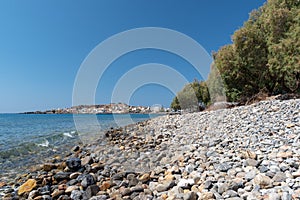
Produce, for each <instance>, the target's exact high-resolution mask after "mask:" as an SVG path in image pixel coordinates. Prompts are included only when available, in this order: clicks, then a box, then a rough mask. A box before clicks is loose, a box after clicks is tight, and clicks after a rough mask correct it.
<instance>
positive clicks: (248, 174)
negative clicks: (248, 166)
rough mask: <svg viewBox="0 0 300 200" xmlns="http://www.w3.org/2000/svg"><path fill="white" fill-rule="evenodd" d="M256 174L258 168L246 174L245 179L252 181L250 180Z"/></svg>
mask: <svg viewBox="0 0 300 200" xmlns="http://www.w3.org/2000/svg"><path fill="white" fill-rule="evenodd" d="M255 176H256V170H251V171H249V172H247V173H246V174H245V179H246V180H247V181H250V180H252V179H254V177H255Z"/></svg>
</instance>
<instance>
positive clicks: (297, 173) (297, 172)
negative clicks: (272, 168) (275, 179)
mask: <svg viewBox="0 0 300 200" xmlns="http://www.w3.org/2000/svg"><path fill="white" fill-rule="evenodd" d="M292 176H293V177H295V178H297V177H300V170H298V171H296V172H293V173H292Z"/></svg>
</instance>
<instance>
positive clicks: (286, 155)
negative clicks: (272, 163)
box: [277, 151, 293, 158]
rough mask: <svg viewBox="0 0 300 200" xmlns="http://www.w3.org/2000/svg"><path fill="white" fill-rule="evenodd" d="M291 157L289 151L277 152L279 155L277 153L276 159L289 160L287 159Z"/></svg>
mask: <svg viewBox="0 0 300 200" xmlns="http://www.w3.org/2000/svg"><path fill="white" fill-rule="evenodd" d="M292 155H293V153H292V152H290V151H287V152H279V153H277V157H278V158H289V157H291V156H292Z"/></svg>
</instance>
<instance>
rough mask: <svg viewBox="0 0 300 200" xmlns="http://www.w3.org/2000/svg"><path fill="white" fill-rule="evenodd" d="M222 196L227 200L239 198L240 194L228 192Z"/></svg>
mask: <svg viewBox="0 0 300 200" xmlns="http://www.w3.org/2000/svg"><path fill="white" fill-rule="evenodd" d="M222 196H223V197H224V198H226V199H228V198H232V197H237V196H238V193H237V192H236V191H233V190H228V191H225V192H224V193H223V194H222Z"/></svg>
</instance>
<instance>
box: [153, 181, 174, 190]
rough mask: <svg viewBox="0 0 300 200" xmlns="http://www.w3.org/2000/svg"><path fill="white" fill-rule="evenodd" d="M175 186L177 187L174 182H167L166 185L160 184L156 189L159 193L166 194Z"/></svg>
mask: <svg viewBox="0 0 300 200" xmlns="http://www.w3.org/2000/svg"><path fill="white" fill-rule="evenodd" d="M174 185H175V182H174V181H166V182H164V183H161V184H158V185H157V186H156V188H155V189H156V190H157V191H158V192H164V191H167V190H168V189H170V188H171V187H173V186H174Z"/></svg>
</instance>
